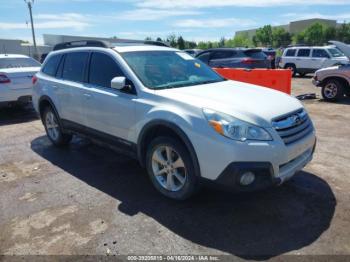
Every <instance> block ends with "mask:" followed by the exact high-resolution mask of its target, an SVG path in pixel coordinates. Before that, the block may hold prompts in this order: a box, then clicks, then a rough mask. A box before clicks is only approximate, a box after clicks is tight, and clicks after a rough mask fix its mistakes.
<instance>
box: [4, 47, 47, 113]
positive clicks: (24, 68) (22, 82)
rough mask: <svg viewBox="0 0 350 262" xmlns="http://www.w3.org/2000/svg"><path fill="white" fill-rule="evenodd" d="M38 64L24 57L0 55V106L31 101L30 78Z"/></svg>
mask: <svg viewBox="0 0 350 262" xmlns="http://www.w3.org/2000/svg"><path fill="white" fill-rule="evenodd" d="M40 66H41V65H40V63H39V62H37V61H36V60H34V59H33V58H30V57H28V56H25V55H11V54H0V106H1V107H3V106H8V105H10V104H25V103H28V102H30V101H31V96H32V77H33V75H34V74H35V73H37V72H38V71H39V70H40Z"/></svg>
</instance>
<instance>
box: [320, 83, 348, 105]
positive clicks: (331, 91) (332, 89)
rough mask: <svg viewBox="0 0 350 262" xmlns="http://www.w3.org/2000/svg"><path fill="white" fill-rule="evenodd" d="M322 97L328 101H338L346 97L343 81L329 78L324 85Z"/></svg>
mask: <svg viewBox="0 0 350 262" xmlns="http://www.w3.org/2000/svg"><path fill="white" fill-rule="evenodd" d="M322 97H323V98H324V99H325V100H327V101H332V102H334V101H337V100H339V99H341V98H343V97H344V87H343V85H342V83H341V82H340V81H338V80H336V79H330V80H328V81H327V82H326V83H325V84H324V85H323V86H322Z"/></svg>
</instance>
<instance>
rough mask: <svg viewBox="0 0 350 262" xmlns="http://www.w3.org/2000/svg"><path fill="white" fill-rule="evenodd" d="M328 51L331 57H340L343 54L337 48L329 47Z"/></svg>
mask: <svg viewBox="0 0 350 262" xmlns="http://www.w3.org/2000/svg"><path fill="white" fill-rule="evenodd" d="M328 51H329V52H330V53H331V54H332V56H333V57H342V56H345V55H344V53H343V52H341V51H340V50H339V49H337V48H330V49H328Z"/></svg>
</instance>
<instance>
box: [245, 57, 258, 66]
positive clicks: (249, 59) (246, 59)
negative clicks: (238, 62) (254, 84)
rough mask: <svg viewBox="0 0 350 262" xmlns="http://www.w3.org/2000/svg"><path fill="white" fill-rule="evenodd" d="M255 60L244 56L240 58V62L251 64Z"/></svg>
mask: <svg viewBox="0 0 350 262" xmlns="http://www.w3.org/2000/svg"><path fill="white" fill-rule="evenodd" d="M256 62H257V60H255V59H252V58H244V59H243V60H242V63H243V64H247V65H251V64H253V63H256Z"/></svg>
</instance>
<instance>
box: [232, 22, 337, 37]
mask: <svg viewBox="0 0 350 262" xmlns="http://www.w3.org/2000/svg"><path fill="white" fill-rule="evenodd" d="M315 23H321V24H324V25H328V26H332V27H336V26H339V25H340V24H339V23H337V21H336V20H329V19H322V18H313V19H307V20H300V21H294V22H290V23H289V24H287V25H279V26H273V27H274V28H278V27H282V28H284V29H285V30H286V31H287V32H289V33H291V34H296V33H300V32H302V31H304V30H305V29H306V28H308V27H309V26H311V25H313V24H315ZM256 30H258V28H255V29H249V30H242V31H237V32H236V35H237V36H238V35H244V36H248V37H249V38H252V37H253V36H254V35H255V34H256Z"/></svg>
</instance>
